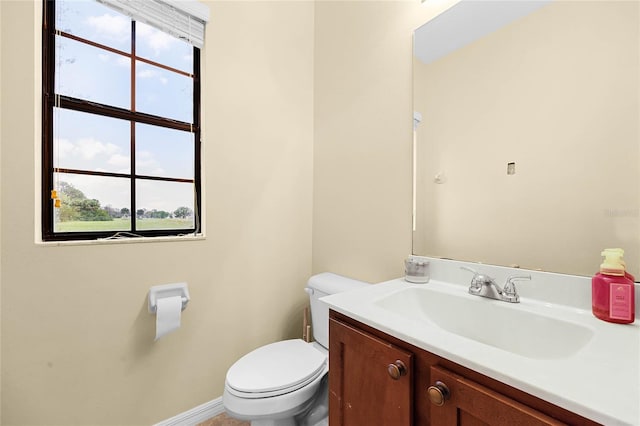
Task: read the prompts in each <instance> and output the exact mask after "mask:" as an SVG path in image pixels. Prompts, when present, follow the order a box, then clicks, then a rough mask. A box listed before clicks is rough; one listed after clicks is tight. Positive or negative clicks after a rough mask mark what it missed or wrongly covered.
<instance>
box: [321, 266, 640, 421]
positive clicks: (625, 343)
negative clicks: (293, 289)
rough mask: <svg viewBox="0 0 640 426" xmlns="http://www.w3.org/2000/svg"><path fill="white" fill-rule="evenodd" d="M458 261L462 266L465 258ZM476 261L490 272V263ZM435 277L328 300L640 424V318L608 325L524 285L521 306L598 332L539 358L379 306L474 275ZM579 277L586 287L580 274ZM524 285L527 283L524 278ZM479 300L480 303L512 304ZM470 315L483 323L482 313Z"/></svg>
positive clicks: (498, 375) (456, 358) (582, 407)
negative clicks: (410, 291) (567, 350)
mask: <svg viewBox="0 0 640 426" xmlns="http://www.w3.org/2000/svg"><path fill="white" fill-rule="evenodd" d="M453 266H454V267H456V268H457V267H458V266H459V264H458V263H456V264H455V265H453ZM472 267H474V268H476V269H481V270H483V271H484V270H485V269H483V268H485V265H480V266H478V267H476V266H473V265H472ZM493 272H495V271H493ZM520 272H522V271H520ZM541 274H544V273H541ZM434 275H436V276H435V277H434ZM434 275H432V279H431V281H430V282H429V283H427V284H411V283H408V282H406V281H405V280H404V279H396V280H392V281H387V282H384V283H380V284H375V285H371V286H367V287H364V288H361V289H357V290H351V291H347V292H344V293H338V294H334V295H331V296H327V297H324V298H323V299H322V300H323V301H324V302H326V303H327V304H328V305H329V306H330V308H331V309H333V310H335V311H337V312H340V313H342V314H344V315H347V316H349V317H351V318H353V319H355V320H357V321H360V322H362V323H364V324H366V325H369V326H371V327H374V328H376V329H378V330H380V331H383V332H385V333H387V334H389V335H391V336H394V337H396V338H399V339H401V340H404V341H406V342H408V343H410V344H412V345H414V346H417V347H419V348H422V349H424V350H426V351H429V352H432V353H434V354H436V355H439V356H441V357H444V358H446V359H449V360H451V361H453V362H456V363H458V364H460V365H462V366H464V367H468V368H470V369H472V370H475V371H478V372H480V373H482V374H484V375H486V376H489V377H491V378H494V379H496V380H499V381H501V382H503V383H506V384H508V385H511V386H513V387H515V388H518V389H520V390H522V391H525V392H527V393H530V394H531V395H534V396H536V397H538V398H541V399H544V400H546V401H549V402H551V403H553V404H556V405H558V406H560V407H563V408H565V409H567V410H569V411H572V412H575V413H577V414H579V415H582V416H584V417H587V418H589V419H592V420H594V421H596V422H599V423H602V424H604V425H606V426H614V425H629V426H638V425H640V322H639V321H638V320H636V322H635V323H633V324H625V325H622V324H612V323H607V322H604V321H600V320H598V319H597V318H595V317H594V316H593V315H592V314H591V311H590V310H586V309H582V308H579V307H576V306H567V305H563V304H554V303H550V302H549V300H548V297H542V298H541V299H540V300H538V299H534V298H533V297H531V296H528V297H527V296H525V295H524V293H525V292H524V291H523V292H521V303H520V305H519V306H522V307H523V308H524V309H528V308H532V309H537V308H542V309H546V311H547V312H549V310H550V309H552V311H551V312H552V313H554V314H556V313H557V315H558V317H562V318H566V319H568V320H570V321H573V322H576V323H579V324H581V325H583V326H585V327H588V328H589V329H591V330H592V331H593V333H594V334H593V337H592V338H591V340H590V341H589V342H588V343H587V344H586V345H585V346H583V347H582V348H581V349H580V350H578V351H577V352H576V353H573V354H571V355H569V356H567V357H566V358H557V359H533V358H528V357H525V356H521V355H517V354H514V353H511V352H507V351H505V350H501V349H499V348H496V347H493V346H489V345H486V344H483V343H479V342H477V341H475V340H471V339H468V338H465V337H462V336H459V335H457V334H454V333H450V332H448V331H445V330H444V329H442V328H440V327H438V326H437V325H435V324H433V323H431V324H430V323H428V322H425V321H420V320H417V319H413V318H411V317H410V316H406V315H401V314H399V313H395V312H392V311H389V310H387V309H384V308H382V307H380V306H379V305H377V304H376V301H378V300H380V299H381V298H383V297H386V296H388V295H390V294H393V293H395V292H398V291H401V290H404V289H406V288H411V287H419V288H423V287H424V286H430V287H431V288H433V289H434V290H438V291H440V290H442V291H446V292H451V291H454V292H455V291H462V292H466V290H467V287H466V286H465V285H464V284H466V283H468V280H467V281H464V282H460V283H456V284H452V283H449V282H444V281H440V280H438V279H437V278H439V276H444V275H442V274H440V273H437V274H434ZM445 275H446V274H445ZM498 275H499V273H498ZM533 275H534V280H532V281H535V280H536V279H537V278H539V279H538V284H537V285H538V286H540V285H541V284H540V281H545V280H551V281H554V279H556V278H557V276H556V275H557V274H551V275H548V276H546V277H544V276H543V277H542V278H540V277H538V276H537V275H536V274H533ZM494 276H495V275H494ZM580 278H584V277H580ZM576 282H579V283H581V284H580V285H583V284H582V282H581V281H580V280H576ZM552 284H555V285H556V286H557V285H561V284H559V283H552ZM543 286H544V285H543ZM520 287H521V288H524V287H526V283H525V284H523V285H521V286H520ZM583 291H586V289H583ZM588 291H589V292H590V287H589V288H588ZM529 293H531V291H529ZM474 297H476V296H474ZM478 299H480V300H479V302H490V303H506V302H499V301H493V300H489V299H483V298H478ZM515 306H516V307H517V306H518V305H515ZM460 315H465V312H460ZM465 320H468V321H472V322H477V324H478V326H479V327H480V326H482V318H467V319H465Z"/></svg>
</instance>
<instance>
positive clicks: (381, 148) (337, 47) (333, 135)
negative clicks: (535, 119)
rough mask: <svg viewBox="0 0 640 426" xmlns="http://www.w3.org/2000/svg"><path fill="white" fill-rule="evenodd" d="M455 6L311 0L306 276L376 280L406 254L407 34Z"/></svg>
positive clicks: (397, 271) (390, 273)
mask: <svg viewBox="0 0 640 426" xmlns="http://www.w3.org/2000/svg"><path fill="white" fill-rule="evenodd" d="M453 3H455V2H452V1H449V2H445V1H436V2H427V3H425V4H421V3H420V2H419V1H319V2H317V3H316V10H315V25H316V30H315V49H314V60H315V78H314V83H315V86H314V87H315V90H314V96H315V102H314V105H315V111H314V112H315V128H314V193H313V214H314V220H313V270H314V272H321V271H325V270H329V271H333V272H337V273H342V274H345V275H350V276H354V277H356V278H359V279H362V280H366V281H370V282H378V281H382V280H386V279H391V278H394V277H398V276H400V275H402V274H403V271H404V269H403V259H404V258H405V257H406V256H408V255H409V254H411V219H412V218H411V185H412V180H411V179H412V178H411V177H412V169H411V164H412V161H411V158H412V146H411V140H412V133H411V132H412V130H411V129H412V106H411V105H412V84H411V73H412V71H411V58H412V31H413V29H415V28H417V27H418V26H420V25H421V24H422V23H424V22H425V21H426V20H428V19H429V18H431V17H433V16H434V15H435V14H437V13H439V12H441V11H442V10H444V9H445V8H447V7H450V6H451V4H453Z"/></svg>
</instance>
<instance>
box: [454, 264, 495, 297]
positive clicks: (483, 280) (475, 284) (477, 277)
mask: <svg viewBox="0 0 640 426" xmlns="http://www.w3.org/2000/svg"><path fill="white" fill-rule="evenodd" d="M460 269H464V270H465V271H469V272H471V273H473V278H471V285H470V287H469V293H472V294H477V293H478V292H479V291H481V290H482V286H483V285H488V284H495V280H494V279H493V278H491V277H490V276H489V275H485V274H481V273H480V272H478V271H476V270H475V269H472V268H469V267H468V266H461V267H460Z"/></svg>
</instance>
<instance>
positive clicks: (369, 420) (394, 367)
mask: <svg viewBox="0 0 640 426" xmlns="http://www.w3.org/2000/svg"><path fill="white" fill-rule="evenodd" d="M329 336H330V341H331V343H330V347H331V350H330V351H329V366H330V368H329V407H330V409H329V423H330V424H331V425H394V426H411V425H412V424H413V423H412V417H411V415H412V410H411V400H412V377H413V355H412V354H411V353H410V352H408V351H406V350H403V349H400V348H398V347H396V346H394V345H392V344H389V343H388V342H385V341H384V340H380V339H378V338H376V337H374V336H372V335H370V334H367V333H363V332H362V331H360V330H358V329H356V328H353V327H351V326H349V325H347V324H343V323H340V322H337V321H336V320H334V319H331V320H329Z"/></svg>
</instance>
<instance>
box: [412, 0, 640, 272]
mask: <svg viewBox="0 0 640 426" xmlns="http://www.w3.org/2000/svg"><path fill="white" fill-rule="evenodd" d="M518 3H520V6H522V5H524V6H526V4H529V6H532V5H533V6H535V7H530V8H528V9H527V7H524V6H523V7H519V6H518V7H517V8H518V11H515V12H514V11H513V10H511V11H505V10H506V9H505V8H508V7H509V6H511V7H512V8H513V6H514V4H518ZM498 9H504V10H503V12H504V13H502V12H498V11H497V10H498ZM512 12H513V13H512ZM483 13H484V14H486V15H487V16H491V17H496V16H501V17H503V19H502V18H501V19H502V22H501V23H496V22H491V24H490V25H488V26H485V27H483V28H476V25H475V24H477V23H487V21H489V19H488V18H487V17H484V15H483ZM639 16H640V9H639V3H638V2H627V1H606V2H602V1H579V2H568V1H551V2H549V1H545V2H530V1H522V2H519V1H518V2H513V1H509V2H505V1H495V2H493V1H462V2H460V3H458V4H456V5H455V6H453V7H452V8H451V9H449V10H447V11H446V12H444V13H443V14H441V15H440V16H438V17H436V18H434V19H433V20H431V21H430V22H428V23H426V24H425V25H423V26H422V27H420V28H419V29H418V30H416V33H415V36H414V41H415V45H414V81H413V83H414V111H415V113H414V128H415V131H414V140H415V156H416V158H415V161H416V172H415V198H416V200H415V205H416V207H415V217H414V222H415V224H414V233H413V253H414V254H418V255H427V256H435V257H446V258H453V259H459V260H466V261H477V262H483V263H490V264H497V265H507V266H512V265H517V266H519V267H522V268H528V269H541V270H545V271H552V272H561V273H569V274H577V275H592V274H593V273H594V272H596V271H597V269H598V266H599V264H600V261H601V257H600V252H601V250H602V249H603V248H605V247H621V248H623V249H624V250H625V252H626V254H625V259H626V262H627V265H628V268H629V272H631V273H632V274H634V275H636V276H639V275H640V202H639V198H640V193H639V191H640V176H639V167H638V166H639V164H638V163H639V161H640V157H639V155H640V150H639V129H640V121H639V117H640V106H639V104H640V102H639V99H640V85H639V79H640V69H639V56H640V34H639V23H638V21H639ZM469 17H473V19H470V18H469ZM425 39H426V40H427V41H425ZM454 39H455V40H454ZM443 42H447V45H446V46H445V45H444V44H442V43H443ZM424 50H426V51H427V52H428V53H429V54H427V55H425V54H424V53H421V52H423V51H424Z"/></svg>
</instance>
